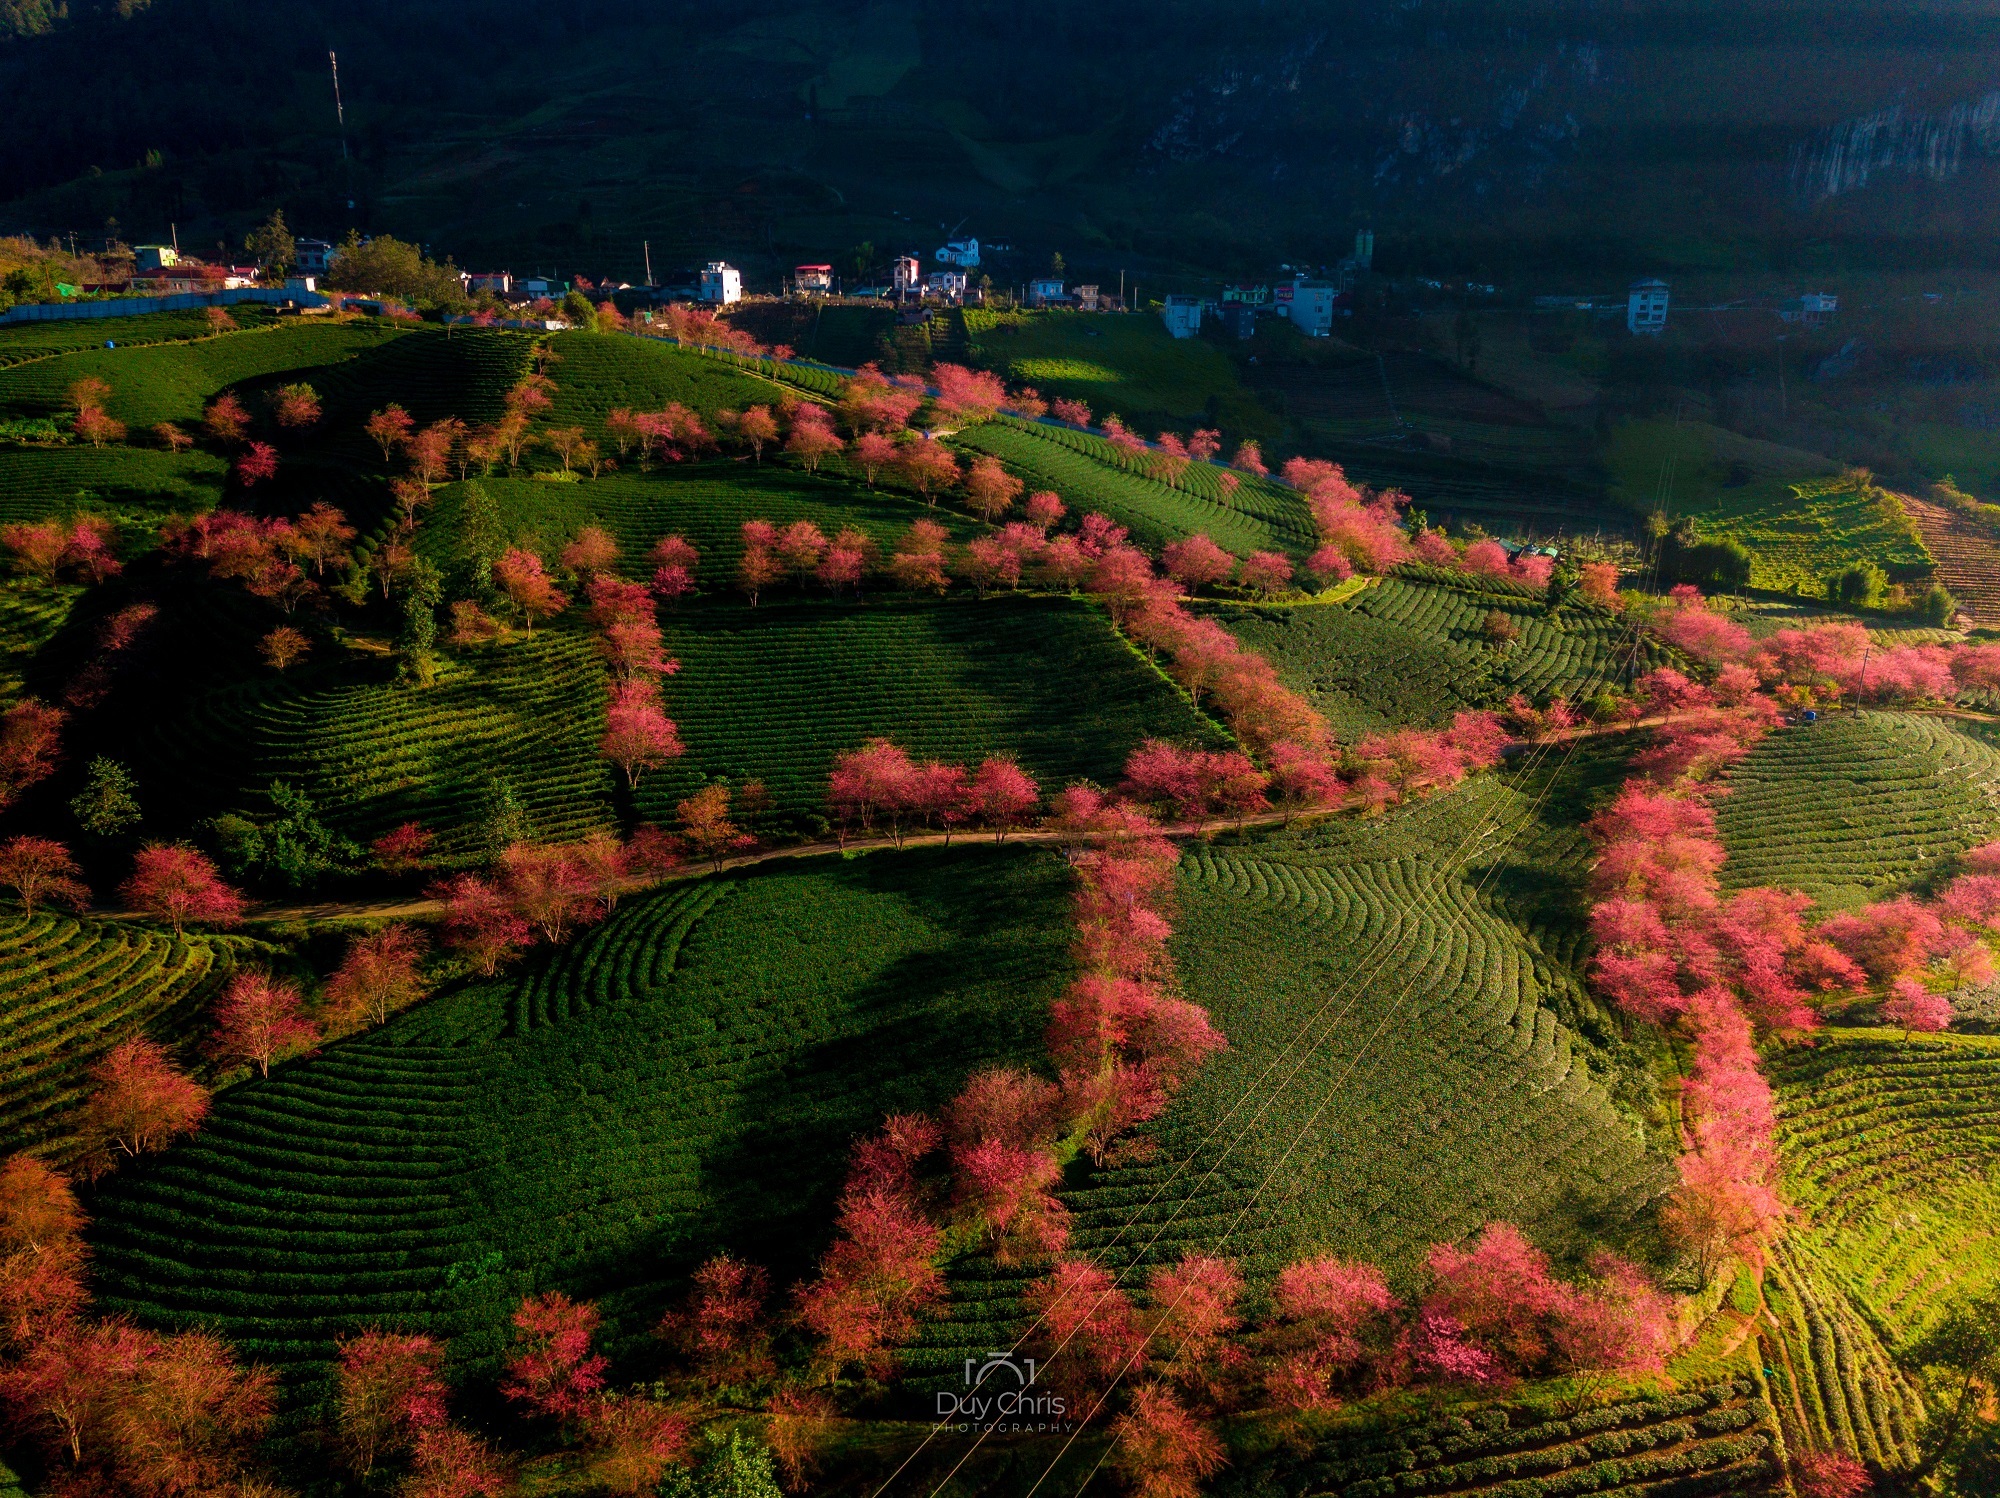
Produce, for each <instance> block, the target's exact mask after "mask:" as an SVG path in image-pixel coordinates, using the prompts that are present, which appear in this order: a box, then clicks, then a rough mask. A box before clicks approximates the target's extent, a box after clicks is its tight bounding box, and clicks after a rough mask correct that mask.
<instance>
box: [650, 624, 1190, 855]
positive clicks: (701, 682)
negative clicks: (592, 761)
mask: <svg viewBox="0 0 2000 1498" xmlns="http://www.w3.org/2000/svg"><path fill="white" fill-rule="evenodd" d="M666 635H667V648H668V650H669V651H670V653H672V654H673V655H674V656H675V657H676V658H678V659H679V661H680V663H681V670H680V674H679V675H677V676H675V677H673V678H671V679H670V680H669V682H668V686H667V699H668V703H669V706H670V708H671V710H672V713H673V716H674V721H675V722H676V724H677V725H678V726H679V728H680V731H681V738H682V740H683V742H684V743H685V744H686V745H687V749H688V753H687V757H686V758H685V759H682V760H680V761H678V762H677V763H675V764H673V765H671V766H669V767H668V768H666V769H665V770H662V771H660V772H658V773H657V774H655V775H652V776H650V777H649V778H648V779H646V780H645V781H642V782H641V783H640V787H639V805H640V807H641V808H642V810H644V811H646V812H647V813H649V814H651V815H654V816H657V817H659V818H660V819H661V820H662V821H665V820H668V819H669V818H670V817H671V813H672V808H673V804H674V802H675V801H677V800H679V799H680V798H681V797H683V796H685V795H687V794H689V793H690V792H691V791H692V790H694V789H695V788H696V787H697V786H699V784H700V783H701V781H702V780H703V779H713V778H717V777H721V778H726V779H728V780H731V781H733V782H735V783H737V784H741V783H742V782H743V781H745V780H759V781H762V782H763V784H764V787H765V789H766V790H767V791H768V792H769V793H770V795H771V797H772V798H773V800H774V801H775V802H776V804H777V806H778V808H779V809H780V810H781V811H783V812H785V813H787V814H790V815H792V816H794V817H795V818H803V819H804V823H805V825H807V826H812V825H814V822H813V817H812V814H813V813H816V812H819V811H821V810H822V809H823V807H824V804H825V798H826V783H827V774H828V771H829V769H830V768H831V766H832V763H833V757H834V755H836V754H838V753H841V752H842V751H844V750H848V749H853V748H857V747H859V745H860V744H861V743H862V742H863V741H864V740H866V739H868V738H871V737H874V736H876V735H887V736H890V737H893V738H894V739H895V740H896V741H897V742H898V743H900V744H902V745H903V746H904V747H905V748H906V749H908V750H909V751H910V752H911V753H912V754H916V755H919V756H922V757H928V758H942V759H949V760H953V761H956V762H959V763H972V762H976V761H978V760H979V759H982V758H984V757H985V756H986V755H988V754H1011V755H1014V756H1016V757H1018V758H1019V760H1020V762H1021V765H1022V767H1023V768H1024V769H1026V770H1027V771H1028V772H1029V773H1030V774H1032V775H1034V776H1036V777H1037V778H1038V779H1039V780H1041V781H1042V782H1043V783H1044V785H1045V786H1046V787H1047V788H1048V789H1049V790H1050V791H1053V790H1055V789H1057V788H1058V787H1060V786H1062V785H1064V784H1066V783H1068V782H1069V781H1072V780H1094V781H1096V782H1098V783H1099V784H1105V785H1108V784H1112V783H1115V781H1116V780H1117V778H1118V776H1119V774H1120V772H1121V771H1122V769H1123V768H1124V764H1125V759H1126V756H1127V755H1129V754H1130V753H1131V752H1132V750H1133V749H1135V748H1137V747H1138V745H1139V742H1140V741H1141V740H1142V739H1145V738H1147V737H1159V738H1166V739H1170V740H1175V741H1183V742H1187V743H1206V744H1217V745H1219V744H1221V743H1224V742H1226V738H1227V736H1226V735H1225V734H1224V733H1223V731H1222V730H1221V729H1219V728H1218V727H1216V726H1215V725H1214V724H1213V723H1211V722H1209V721H1208V720H1207V719H1205V718H1203V717H1201V716H1200V715H1199V714H1197V713H1196V712H1195V711H1194V710H1193V709H1192V708H1190V707H1189V706H1188V704H1187V699H1186V698H1185V696H1183V695H1182V694H1181V693H1180V692H1179V690H1178V689H1177V688H1175V687H1174V685H1173V684H1172V683H1171V682H1169V681H1168V680H1167V679H1166V678H1165V677H1164V676H1162V675H1161V674H1160V673H1159V671H1158V670H1157V669H1156V668H1154V667H1153V666H1152V665H1150V664H1149V663H1148V662H1146V661H1145V660H1144V659H1143V658H1141V657H1140V656H1139V655H1138V654H1137V653H1136V652H1135V651H1133V650H1132V649H1131V648H1130V647H1129V646H1127V645H1126V644H1125V643H1124V642H1123V641H1122V640H1120V639H1119V638H1118V636H1117V635H1116V634H1115V633H1114V632H1113V631H1112V629H1111V626H1110V623H1109V621H1108V620H1107V619H1106V618H1105V617H1104V615H1103V613H1102V612H1101V611H1099V610H1098V608H1097V607H1096V606H1095V605H1093V604H1088V603H1085V602H1082V601H1080V600H1073V599H1066V598H1010V597H994V598H989V599H987V600H985V601H984V602H983V603H971V602H966V603H959V604H936V603H910V602H904V601H901V600H886V601H881V602H876V603H871V604H869V605H867V606H866V607H861V608H857V607H854V606H852V605H844V606H843V605H834V604H794V605H790V606H785V605H777V606H773V605H765V606H761V607H759V608H756V609H751V608H747V607H722V606H719V605H718V606H712V607H708V608H702V609H697V610H692V611H688V612H685V613H682V614H679V615H674V616H670V617H669V618H668V621H667V627H666ZM1080 682H1088V683H1090V689H1089V690H1088V691H1087V692H1081V693H1080V692H1078V691H1077V690H1076V685H1077V683H1080Z"/></svg>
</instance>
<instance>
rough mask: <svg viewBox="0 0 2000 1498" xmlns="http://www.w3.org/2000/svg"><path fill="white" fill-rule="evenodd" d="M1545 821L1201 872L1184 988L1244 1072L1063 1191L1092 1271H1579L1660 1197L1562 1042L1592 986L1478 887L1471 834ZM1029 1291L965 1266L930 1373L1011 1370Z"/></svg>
mask: <svg viewBox="0 0 2000 1498" xmlns="http://www.w3.org/2000/svg"><path fill="white" fill-rule="evenodd" d="M1484 778H1485V779H1487V780H1491V779H1492V777H1484ZM1533 805H1534V801H1533V798H1531V797H1528V796H1525V795H1522V794H1520V793H1519V792H1517V791H1514V790H1512V789H1509V788H1507V787H1504V786H1490V785H1489V786H1478V785H1475V784H1472V783H1468V785H1467V786H1465V787H1463V788H1461V790H1460V791H1456V792H1453V793H1451V794H1449V795H1445V796H1439V797H1436V798H1434V799H1433V800H1431V801H1427V802H1423V803H1419V804H1418V805H1416V806H1412V807H1410V808H1407V809H1404V810H1401V811H1398V812H1394V813H1391V814H1390V815H1389V817H1387V818H1386V819H1382V820H1378V821H1376V822H1373V823H1371V824H1369V825H1368V826H1367V827H1366V828H1365V829H1363V828H1359V827H1356V826H1343V827H1335V828H1334V829H1333V830H1330V831H1328V832H1325V833H1322V832H1319V831H1302V832H1297V833H1293V834H1291V835H1290V836H1289V837H1276V838H1271V839H1267V840H1265V841H1264V842H1263V844H1262V845H1261V846H1260V848H1259V851H1258V855H1257V856H1256V857H1254V858H1250V857H1232V856H1223V855H1221V854H1219V853H1216V852H1206V851H1205V852H1200V853H1194V854H1190V855H1189V856H1188V857H1187V858H1185V859H1184V860H1183V862H1182V866H1181V880H1180V891H1179V901H1178V914H1177V916H1176V918H1175V925H1176V936H1175V939H1174V946H1173V953H1174V957H1175V962H1176V966H1177V968H1178V971H1179V973H1180V975H1181V984H1182V988H1183V990H1184V991H1185V993H1186V996H1187V997H1188V998H1190V999H1192V1000H1194V1001H1195V1002H1198V1003H1200V1004H1202V1005H1203V1006H1204V1007H1205V1008H1207V1009H1208V1011H1209V1012H1210V1014H1211V1015H1212V1016H1213V1017H1214V1019H1215V1021H1216V1023H1217V1024H1218V1026H1219V1027H1220V1028H1221V1029H1222V1030H1223V1032H1224V1033H1225V1034H1226V1035H1227V1036H1228V1037H1229V1041H1230V1050H1229V1051H1228V1052H1227V1053H1225V1054H1223V1055H1220V1056H1217V1057H1215V1058H1213V1059H1211V1060H1210V1061H1209V1062H1207V1063H1206V1065H1205V1066H1204V1067H1203V1069H1202V1071H1201V1072H1200V1073H1199V1074H1198V1075H1197V1076H1196V1077H1195V1078H1194V1079H1193V1080H1192V1081H1191V1082H1190V1083H1189V1084H1188V1086H1187V1087H1186V1089H1185V1090H1184V1091H1183V1092H1182V1093H1181V1094H1180V1095H1179V1097H1177V1098H1176V1100H1175V1101H1174V1103H1173V1105H1172V1106H1171V1107H1170V1108H1169V1110H1168V1112H1167V1113H1166V1115H1165V1116H1164V1117H1163V1118H1162V1119H1161V1120H1160V1121H1159V1122H1158V1123H1157V1124H1155V1125H1151V1126H1149V1127H1148V1129H1147V1130H1146V1131H1145V1132H1146V1136H1147V1138H1148V1139H1149V1140H1150V1142H1151V1144H1152V1145H1153V1146H1154V1147H1155V1149H1156V1153H1155V1154H1154V1155H1153V1156H1152V1157H1151V1158H1150V1159H1147V1160H1141V1161H1132V1162H1126V1163H1122V1164H1116V1165H1110V1166H1106V1167H1104V1168H1101V1169H1098V1170H1095V1171H1092V1172H1091V1173H1090V1175H1089V1176H1088V1178H1087V1179H1086V1180H1084V1181H1082V1182H1081V1183H1078V1184H1076V1185H1074V1186H1072V1187H1070V1188H1068V1189H1066V1191H1065V1199H1066V1200H1067V1202H1068V1203H1069V1205H1070V1207H1071V1210H1072V1212H1073V1214H1074V1218H1073V1220H1074V1227H1075V1231H1074V1234H1073V1238H1072V1241H1073V1243H1074V1244H1075V1246H1076V1247H1077V1248H1078V1249H1079V1250H1081V1251H1085V1252H1091V1251H1102V1252H1103V1253H1104V1254H1105V1257H1106V1262H1107V1263H1109V1264H1111V1265H1113V1266H1126V1265H1134V1264H1141V1263H1154V1262H1160V1261H1165V1260H1171V1259H1173V1258H1176V1257H1178V1256H1179V1255H1181V1254H1182V1253H1184V1252H1188V1251H1200V1252H1205V1253H1224V1254H1230V1255H1234V1256H1239V1257H1242V1258H1243V1259H1245V1260H1246V1261H1247V1264H1248V1266H1249V1268H1250V1269H1251V1271H1252V1273H1253V1274H1255V1275H1259V1276H1261V1275H1263V1274H1268V1273H1270V1272H1271V1271H1272V1270H1274V1269H1275V1267H1276V1266H1277V1265H1278V1264H1279V1263H1281V1262H1283V1261H1285V1260H1287V1259H1288V1258H1290V1257H1292V1256H1293V1255H1295V1254H1297V1253H1300V1252H1303V1251H1305V1250H1306V1249H1308V1248H1309V1247H1310V1246H1314V1245H1338V1250H1339V1252H1341V1253H1342V1254H1343V1255H1351V1256H1354V1257H1360V1258H1366V1259H1370V1260H1372V1261H1374V1262H1378V1263H1381V1264H1383V1265H1384V1266H1385V1267H1386V1268H1388V1269H1389V1271H1390V1273H1391V1274H1392V1276H1395V1275H1400V1274H1402V1273H1404V1272H1406V1271H1407V1270H1408V1269H1410V1268H1411V1267H1412V1266H1413V1265H1414V1263H1415V1262H1416V1261H1417V1260H1419V1259H1420V1258H1421V1256H1422V1254H1423V1252H1424V1250H1425V1248H1426V1247H1427V1246H1428V1245H1429V1244H1430V1243H1433V1242H1438V1241H1446V1240H1453V1241H1455V1240H1457V1239H1459V1238H1461V1237H1462V1236H1464V1235H1465V1234H1467V1233H1469V1232H1471V1231H1472V1230H1473V1229H1475V1228H1476V1227H1477V1226H1479V1225H1480V1224H1482V1223H1484V1222H1486V1221H1488V1220H1491V1219H1494V1218H1504V1219H1506V1220H1509V1221H1513V1222H1518V1223H1520V1224H1522V1225H1523V1227H1524V1228H1525V1229H1526V1230H1527V1231H1528V1232H1530V1233H1531V1234H1533V1235H1535V1236H1536V1237H1537V1238H1538V1239H1540V1240H1542V1241H1545V1242H1548V1243H1550V1244H1552V1245H1555V1246H1565V1245H1568V1246H1581V1245H1584V1244H1586V1243H1588V1242H1589V1241H1591V1238H1592V1236H1593V1234H1594V1233H1595V1232H1598V1231H1601V1229H1602V1225H1603V1223H1604V1222H1605V1221H1607V1220H1608V1221H1616V1220H1619V1219H1621V1218H1623V1217H1625V1216H1627V1215H1629V1214H1630V1213H1632V1212H1634V1211H1636V1210H1638V1209H1639V1207H1640V1206H1642V1205H1643V1204H1644V1202H1645V1201H1646V1200H1648V1199H1649V1198H1650V1197H1651V1196H1652V1195H1653V1194H1654V1193H1655V1192H1656V1191H1657V1190H1658V1189H1660V1187H1661V1185H1662V1184H1663V1182H1664V1180H1665V1178H1666V1177H1667V1175H1668V1174H1669V1172H1670V1170H1671V1166H1670V1164H1669V1163H1668V1162H1669V1159H1670V1157H1671V1153H1672V1148H1673V1141H1672V1140H1671V1138H1670V1137H1664V1136H1663V1137H1662V1138H1660V1139H1657V1140H1654V1139H1649V1137H1648V1135H1647V1132H1646V1130H1645V1128H1644V1127H1643V1126H1642V1125H1641V1124H1640V1123H1639V1121H1638V1120H1637V1119H1636V1118H1634V1117H1633V1116H1631V1115H1630V1114H1628V1113H1626V1112H1625V1111H1624V1110H1623V1109H1622V1108H1621V1107H1620V1106H1619V1105H1617V1104H1616V1103H1614V1101H1613V1100H1612V1098H1611V1096H1610V1094H1609V1093H1608V1092H1607V1090H1606V1088H1605V1085H1604V1083H1603V1082H1602V1081H1600V1080H1599V1077H1598V1073H1599V1071H1600V1070H1601V1069H1602V1068H1604V1066H1605V1058H1604V1056H1603V1055H1602V1053H1601V1052H1600V1051H1599V1050H1598V1048H1597V1044H1596V1042H1595V1041H1593V1040H1592V1039H1591V1038H1590V1037H1588V1036H1585V1035H1581V1034H1579V1032H1578V1031H1577V1030H1576V1029H1575V1028H1574V1027H1573V1026H1572V1025H1571V1024H1569V1023H1566V1022H1565V1021H1564V1020H1563V1018H1562V1017H1561V1016H1563V1015H1568V1014H1580V1013H1584V1012H1587V1011H1588V1010H1589V1009H1590V1008H1591V1004H1590V1001H1589V999H1588V998H1587V997H1585V996H1584V995H1583V994H1582V992H1581V990H1580V986H1579V985H1578V983H1577V981H1576V978H1575V975H1574V972H1573V971H1572V970H1571V969H1569V968H1567V967H1564V966H1560V965H1558V964H1557V963H1556V962H1554V961H1552V960H1550V958H1549V957H1548V956H1547V955H1546V954H1545V952H1544V951H1543V950H1542V949H1541V948H1540V947H1539V945H1538V944H1537V942H1536V940H1535V938H1534V936H1533V934H1532V933H1531V932H1530V931H1529V930H1527V929H1525V928H1524V927H1522V926H1520V925H1517V924H1515V923H1514V922H1513V921H1510V920H1508V919H1506V918H1505V916H1504V914H1503V913H1502V912H1501V911H1500V910H1499V909H1497V908H1496V907H1495V905H1494V904H1492V903H1490V902H1489V900H1488V898H1487V897H1486V895H1485V894H1484V893H1483V892H1482V890H1481V889H1480V887H1479V886H1480V885H1481V884H1482V883H1484V882H1485V879H1484V877H1483V876H1482V873H1481V872H1480V871H1481V870H1483V869H1485V868H1486V867H1487V866H1488V864H1489V863H1490V862H1491V861H1495V860H1497V859H1499V858H1502V857H1504V856H1506V855H1505V854H1504V853H1503V850H1502V848H1501V846H1500V839H1499V838H1498V837H1496V838H1488V839H1483V840H1482V839H1480V838H1479V837H1478V834H1479V832H1480V831H1481V827H1480V825H1479V824H1480V823H1481V822H1482V821H1490V822H1491V823H1492V824H1493V825H1494V827H1495V828H1496V829H1497V831H1498V833H1500V834H1506V835H1511V834H1512V833H1514V832H1517V831H1520V830H1522V828H1523V825H1524V824H1526V823H1529V822H1531V821H1532V818H1531V816H1530V810H1531V808H1532V807H1533ZM1468 840H1470V841H1473V842H1475V843H1477V844H1478V845H1479V847H1480V849H1481V850H1482V851H1481V853H1480V856H1479V859H1478V862H1477V863H1475V864H1472V865H1470V866H1468V854H1469V852H1470V851H1471V850H1470V849H1469V848H1468V847H1467V846H1466V843H1467V841H1468ZM1553 851H1554V850H1552V849H1550V848H1537V849H1535V850H1533V851H1531V852H1530V853H1525V854H1522V855H1520V857H1521V860H1522V861H1523V862H1524V863H1525V862H1527V861H1528V860H1530V859H1534V860H1541V859H1544V858H1547V857H1550V856H1551V855H1552V852H1553ZM1583 852H1584V850H1583V849H1582V848H1581V847H1580V846H1572V847H1569V849H1568V856H1569V858H1570V859H1571V860H1572V861H1575V862H1580V859H1581V856H1582V854H1583ZM1524 872H1525V870H1524ZM1542 878H1543V879H1544V880H1546V878H1547V872H1546V870H1544V871H1543V872H1542ZM1295 1037H1296V1038H1298V1039H1299V1040H1300V1042H1301V1048H1300V1049H1299V1050H1296V1051H1293V1052H1291V1053H1289V1055H1287V1053H1286V1049H1285V1048H1286V1047H1287V1046H1288V1045H1290V1044H1291V1043H1292V1042H1293V1040H1294V1038H1295ZM1281 1058H1284V1059H1282V1061H1281ZM1274 1066H1275V1067H1276V1068H1277V1069H1276V1071H1275V1073H1271V1074H1270V1075H1269V1076H1267V1073H1268V1072H1270V1069H1271V1068H1273V1067H1274ZM1295 1068H1296V1070H1294V1069H1295ZM1274 1076H1275V1077H1282V1078H1286V1079H1287V1080H1285V1081H1284V1083H1283V1085H1279V1084H1278V1083H1277V1082H1276V1081H1274V1080H1272V1077H1274ZM1260 1079H1263V1080H1262V1081H1261V1082H1260ZM1246 1099H1254V1104H1249V1103H1246ZM1019 1289H1020V1286H1019V1282H1018V1277H1017V1276H1013V1275H1009V1274H1005V1273H1000V1272H996V1271H995V1270H994V1269H993V1268H992V1267H991V1266H990V1265H986V1264H983V1263H968V1264H967V1265H965V1266H962V1268H961V1269H960V1271H959V1273H958V1274H957V1275H956V1276H955V1279H954V1286H953V1311H952V1316H951V1318H950V1320H949V1321H947V1322H944V1323H941V1324H940V1325H938V1326H936V1327H934V1328H933V1329H931V1330H930V1331H929V1332H928V1333H927V1335H926V1337H925V1339H924V1343H923V1346H922V1347H921V1348H920V1349H919V1351H918V1352H917V1353H916V1354H915V1355H914V1356H913V1362H914V1363H915V1364H916V1365H917V1366H919V1367H920V1368H921V1370H922V1371H923V1372H924V1373H926V1374H928V1375H932V1376H936V1377H943V1376H945V1375H946V1374H948V1372H949V1370H950V1369H951V1368H952V1367H954V1366H956V1363H955V1362H954V1359H960V1358H963V1357H964V1356H966V1355H968V1354H970V1353H973V1352H976V1351H978V1350H979V1349H980V1348H981V1347H983V1346H984V1345H987V1344H989V1343H991V1345H1002V1346H1004V1345H1006V1344H1005V1343H1004V1342H1000V1343H992V1341H991V1339H992V1338H993V1337H995V1336H1003V1335H1007V1334H1008V1332H1009V1330H1010V1328H1013V1329H1018V1324H1019V1309H1018V1295H1019Z"/></svg>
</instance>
